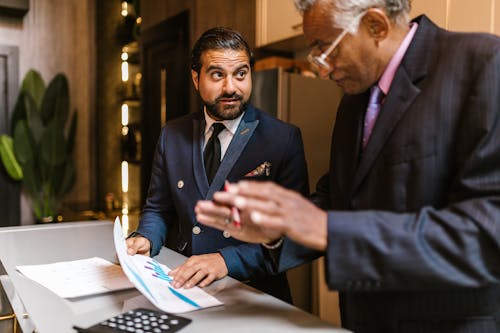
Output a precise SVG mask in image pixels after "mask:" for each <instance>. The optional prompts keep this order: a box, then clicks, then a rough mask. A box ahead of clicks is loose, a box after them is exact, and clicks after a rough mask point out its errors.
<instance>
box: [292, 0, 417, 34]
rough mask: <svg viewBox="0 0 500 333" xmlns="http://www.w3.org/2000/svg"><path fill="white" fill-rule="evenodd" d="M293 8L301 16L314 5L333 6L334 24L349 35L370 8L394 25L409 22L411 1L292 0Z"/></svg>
mask: <svg viewBox="0 0 500 333" xmlns="http://www.w3.org/2000/svg"><path fill="white" fill-rule="evenodd" d="M294 1H295V7H297V9H298V10H299V11H300V12H301V13H302V14H303V13H304V12H305V11H308V10H309V9H311V7H312V6H313V5H314V4H315V3H316V2H320V3H324V4H329V5H333V6H334V8H336V11H335V14H334V17H333V19H334V22H335V23H336V25H337V26H338V28H342V29H345V30H347V31H349V32H351V33H354V32H356V31H357V30H358V26H359V21H360V19H361V16H362V15H361V14H363V13H364V12H365V11H366V10H368V9H370V8H380V9H382V10H383V11H384V12H385V13H386V14H387V16H388V17H389V18H390V19H391V20H392V21H393V22H395V23H396V24H406V23H408V20H409V13H410V9H411V0H294Z"/></svg>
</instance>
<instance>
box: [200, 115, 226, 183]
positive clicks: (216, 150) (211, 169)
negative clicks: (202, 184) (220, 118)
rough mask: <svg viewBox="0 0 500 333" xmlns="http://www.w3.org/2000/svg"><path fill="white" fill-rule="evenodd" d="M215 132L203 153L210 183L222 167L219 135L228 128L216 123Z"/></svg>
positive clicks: (214, 125)
mask: <svg viewBox="0 0 500 333" xmlns="http://www.w3.org/2000/svg"><path fill="white" fill-rule="evenodd" d="M212 127H213V129H214V131H213V132H212V136H211V137H210V139H209V140H208V142H207V145H206V146H205V151H204V152H203V159H204V160H205V171H206V173H207V178H208V183H209V184H211V183H212V179H214V176H215V173H216V172H217V169H218V168H219V165H220V160H221V151H220V140H219V137H218V136H219V133H220V132H221V131H222V130H223V129H225V128H226V126H224V124H223V123H214V124H213V125H212Z"/></svg>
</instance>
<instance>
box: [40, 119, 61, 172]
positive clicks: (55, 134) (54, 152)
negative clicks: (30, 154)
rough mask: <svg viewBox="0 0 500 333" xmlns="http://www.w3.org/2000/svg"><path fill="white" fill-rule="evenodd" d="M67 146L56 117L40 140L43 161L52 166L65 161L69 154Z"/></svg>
mask: <svg viewBox="0 0 500 333" xmlns="http://www.w3.org/2000/svg"><path fill="white" fill-rule="evenodd" d="M66 146H67V144H66V140H65V139H64V133H63V131H62V129H61V128H60V127H59V124H58V122H57V121H56V119H54V120H52V121H51V122H50V123H49V124H48V126H47V128H46V129H45V131H44V133H43V136H42V141H41V142H40V153H41V157H42V158H41V161H42V162H43V163H45V164H47V165H48V166H50V167H55V166H57V165H59V164H62V163H64V161H65V159H66V156H67V154H66V152H67V148H66Z"/></svg>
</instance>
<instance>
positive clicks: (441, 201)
mask: <svg viewBox="0 0 500 333" xmlns="http://www.w3.org/2000/svg"><path fill="white" fill-rule="evenodd" d="M417 22H418V23H419V27H418V29H417V32H416V34H415V37H414V39H413V41H412V43H411V44H410V46H409V48H408V50H407V53H406V54H405V56H404V59H403V61H402V63H401V65H400V66H399V68H398V70H397V72H396V75H395V77H394V81H393V83H392V86H391V88H390V91H389V93H388V95H387V97H386V99H385V102H384V105H383V107H382V109H381V111H380V115H379V118H378V119H377V122H376V124H375V127H374V130H373V133H372V136H371V138H370V141H369V142H368V145H367V147H366V149H365V150H364V151H362V148H361V138H362V128H363V127H362V126H363V125H362V124H363V117H364V113H365V110H366V106H367V103H368V95H369V94H368V92H367V93H364V94H359V95H346V96H344V98H343V100H342V102H341V104H340V106H339V111H338V114H337V120H336V124H335V130H334V134H333V140H332V151H331V162H330V172H329V174H327V175H326V176H325V177H323V178H322V179H321V181H320V182H319V183H318V188H317V190H318V191H317V195H316V197H315V201H316V202H317V204H318V205H320V206H321V207H322V208H324V209H327V210H329V212H328V246H327V252H326V258H325V259H326V260H325V265H326V279H327V281H328V286H329V288H330V289H332V290H339V291H340V292H341V293H340V299H341V301H340V305H341V313H342V324H343V326H345V327H346V328H348V329H351V330H353V331H354V332H356V333H367V332H370V333H371V332H384V333H390V332H404V333H408V332H410V333H415V332H421V333H438V332H439V333H446V332H450V333H451V332H453V333H459V332H460V333H465V332H471V333H472V332H474V333H478V332H484V333H486V332H488V333H491V332H500V39H499V38H498V37H496V36H493V35H487V34H466V33H453V32H449V31H446V30H443V29H440V28H438V27H437V26H435V25H434V24H433V23H432V22H431V21H429V20H428V19H427V18H426V17H425V16H423V17H420V18H417ZM318 255H320V254H319V253H314V252H312V251H308V250H306V249H304V248H300V247H299V246H297V245H296V244H294V243H292V242H285V245H284V247H283V249H282V252H281V257H280V261H279V264H280V267H279V270H285V269H288V268H290V267H293V266H296V265H297V264H299V263H301V262H304V261H307V260H310V259H311V258H313V257H316V256H318Z"/></svg>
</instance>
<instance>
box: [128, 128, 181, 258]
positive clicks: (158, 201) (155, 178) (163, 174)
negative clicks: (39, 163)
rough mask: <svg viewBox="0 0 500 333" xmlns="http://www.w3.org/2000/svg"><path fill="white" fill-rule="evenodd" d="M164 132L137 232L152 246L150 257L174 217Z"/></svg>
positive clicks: (157, 147) (164, 235)
mask: <svg viewBox="0 0 500 333" xmlns="http://www.w3.org/2000/svg"><path fill="white" fill-rule="evenodd" d="M165 140H166V130H165V129H163V131H162V134H161V135H160V138H159V140H158V143H157V145H156V152H155V156H154V159H153V166H152V172H151V180H150V184H149V190H148V196H147V198H146V203H145V205H144V209H143V212H142V216H141V219H140V222H139V227H138V229H137V232H138V233H139V234H141V235H142V236H144V237H146V238H147V239H149V241H150V242H151V244H152V248H151V256H155V255H157V254H158V253H159V252H160V250H161V248H162V246H163V244H164V243H165V240H166V237H167V229H168V228H167V226H168V221H169V220H171V219H172V218H173V216H175V206H174V203H173V200H172V198H171V196H170V192H169V191H170V186H169V184H168V177H167V171H166V167H167V166H166V163H165V142H166V141H165Z"/></svg>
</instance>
